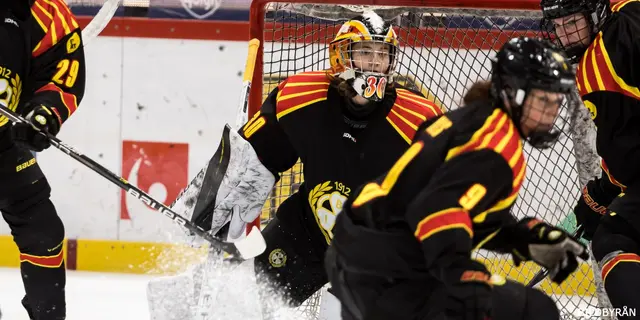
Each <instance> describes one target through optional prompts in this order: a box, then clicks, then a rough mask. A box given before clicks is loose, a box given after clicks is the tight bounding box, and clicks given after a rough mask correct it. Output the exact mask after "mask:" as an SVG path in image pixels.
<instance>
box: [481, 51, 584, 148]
mask: <svg viewBox="0 0 640 320" xmlns="http://www.w3.org/2000/svg"><path fill="white" fill-rule="evenodd" d="M505 48H506V49H505ZM505 48H503V49H502V50H501V52H499V53H498V58H497V59H496V61H495V62H494V73H493V75H492V92H493V95H494V96H495V97H496V98H498V99H499V101H501V102H502V101H507V102H508V104H509V108H508V111H509V113H510V114H511V118H512V119H513V121H514V123H515V124H516V127H517V128H518V130H519V132H520V135H521V136H522V137H523V138H524V139H525V140H526V141H527V142H528V143H529V144H530V145H531V146H533V147H535V148H538V149H545V148H549V147H551V146H553V144H554V143H555V142H556V141H557V140H558V139H559V138H561V137H566V136H567V131H568V130H569V129H570V123H571V118H572V117H573V114H574V113H575V112H576V110H577V108H578V106H579V103H578V100H577V98H576V95H575V94H573V92H574V87H575V75H574V72H573V69H572V68H571V66H570V65H568V63H567V62H568V60H567V59H566V57H565V56H563V55H562V54H560V52H559V51H556V50H554V49H553V48H552V47H551V45H550V44H545V43H543V42H541V41H537V40H531V39H527V38H519V39H515V40H512V41H510V42H509V43H508V44H507V45H505ZM563 133H564V134H563Z"/></svg>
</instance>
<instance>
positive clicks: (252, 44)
mask: <svg viewBox="0 0 640 320" xmlns="http://www.w3.org/2000/svg"><path fill="white" fill-rule="evenodd" d="M259 47H260V40H258V39H255V38H254V39H251V40H250V41H249V52H248V54H247V61H246V64H245V69H244V74H243V76H242V92H241V94H240V104H239V108H238V113H237V114H236V122H235V130H240V128H242V126H243V125H244V124H245V123H246V122H247V121H248V120H249V92H250V91H251V79H252V78H253V71H254V69H255V66H256V57H257V55H258V48H259ZM215 157H216V155H214V158H215ZM208 168H209V166H206V167H205V168H202V170H200V173H198V175H197V176H200V175H201V174H202V175H203V176H204V175H206V171H207V169H208ZM197 176H196V177H197ZM192 183H193V182H192ZM202 188H203V189H204V188H205V186H204V184H203V186H202ZM185 190H186V189H185ZM201 192H202V191H201ZM198 198H199V199H198V200H201V199H200V197H198ZM207 202H208V201H207ZM197 207H198V205H197V203H196V207H195V208H197ZM208 207H209V205H206V206H205V209H204V210H211V208H208ZM195 208H194V212H193V215H192V217H196V216H198V215H199V213H198V212H196V211H195ZM258 219H260V218H258ZM255 229H258V227H256V226H253V227H252V229H251V230H252V232H253V230H255ZM240 241H242V240H240ZM265 249H266V247H265ZM215 259H216V257H215V253H214V252H209V254H208V255H207V259H206V260H205V264H204V267H203V269H202V275H201V276H202V282H201V283H200V292H199V294H198V302H197V305H196V317H197V318H198V319H202V320H207V318H208V317H209V306H210V304H209V303H208V302H210V300H211V299H212V296H213V289H212V288H211V286H210V285H209V282H208V281H207V276H208V275H207V273H208V271H209V270H211V268H213V267H215V266H216V264H215Z"/></svg>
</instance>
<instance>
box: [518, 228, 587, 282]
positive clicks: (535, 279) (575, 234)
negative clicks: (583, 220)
mask: <svg viewBox="0 0 640 320" xmlns="http://www.w3.org/2000/svg"><path fill="white" fill-rule="evenodd" d="M583 232H584V226H582V225H579V226H578V228H576V231H574V232H573V237H574V238H576V239H580V238H581V237H582V233H583ZM548 274H549V270H547V269H542V270H540V271H538V273H536V275H535V276H534V277H533V278H532V279H531V280H529V282H528V283H527V287H529V288H533V287H535V286H536V285H537V284H538V283H540V282H541V281H542V280H544V278H545V277H546V276H547V275H548Z"/></svg>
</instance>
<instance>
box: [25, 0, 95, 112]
mask: <svg viewBox="0 0 640 320" xmlns="http://www.w3.org/2000/svg"><path fill="white" fill-rule="evenodd" d="M31 15H32V19H31V26H30V28H31V29H32V39H31V46H32V52H31V55H32V67H31V69H32V70H33V79H34V81H35V86H34V91H33V92H31V93H30V94H31V95H32V97H31V98H30V99H29V101H28V102H29V105H30V106H33V107H35V106H38V105H44V106H46V107H48V108H50V109H51V110H52V111H53V112H54V113H55V114H56V115H57V116H58V119H59V120H60V123H61V124H62V123H64V122H65V121H66V120H67V119H68V118H69V117H70V116H71V115H72V114H73V113H74V112H75V111H76V110H77V109H78V106H79V103H80V102H81V100H82V97H83V96H84V89H85V78H86V75H85V59H84V49H83V44H82V35H81V32H80V31H81V30H80V27H79V25H78V22H77V20H76V18H75V17H74V15H73V14H72V13H71V10H70V9H69V7H68V6H67V5H66V4H65V2H64V1H62V0H36V1H34V3H33V5H32V6H31ZM29 111H30V110H23V111H22V113H23V114H26V113H28V112H29Z"/></svg>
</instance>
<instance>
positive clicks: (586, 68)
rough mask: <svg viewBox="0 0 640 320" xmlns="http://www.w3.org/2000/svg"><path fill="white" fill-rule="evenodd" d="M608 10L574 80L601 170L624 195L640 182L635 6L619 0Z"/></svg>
mask: <svg viewBox="0 0 640 320" xmlns="http://www.w3.org/2000/svg"><path fill="white" fill-rule="evenodd" d="M611 9H612V15H611V17H609V19H608V20H607V22H606V24H605V25H604V26H603V28H602V31H600V32H599V33H598V34H597V36H596V38H595V40H594V41H593V43H592V44H591V45H590V46H589V48H588V49H587V51H586V52H585V54H584V56H583V57H582V59H581V61H580V63H579V65H578V69H577V70H576V77H577V85H578V90H579V92H580V95H581V97H582V100H583V102H584V105H585V106H586V107H587V108H588V109H589V111H590V113H591V118H592V119H593V121H594V122H595V125H596V126H597V128H598V134H597V142H596V146H597V150H598V154H599V155H600V156H601V157H602V168H603V171H604V172H605V173H607V175H608V177H609V180H610V181H611V182H612V183H613V184H615V185H617V186H619V187H621V189H622V190H624V188H625V187H626V185H629V184H631V183H632V182H633V181H637V180H638V179H640V165H639V164H640V90H639V89H638V87H639V86H640V1H638V0H626V1H621V2H618V3H617V4H615V5H613V6H612V8H611Z"/></svg>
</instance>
